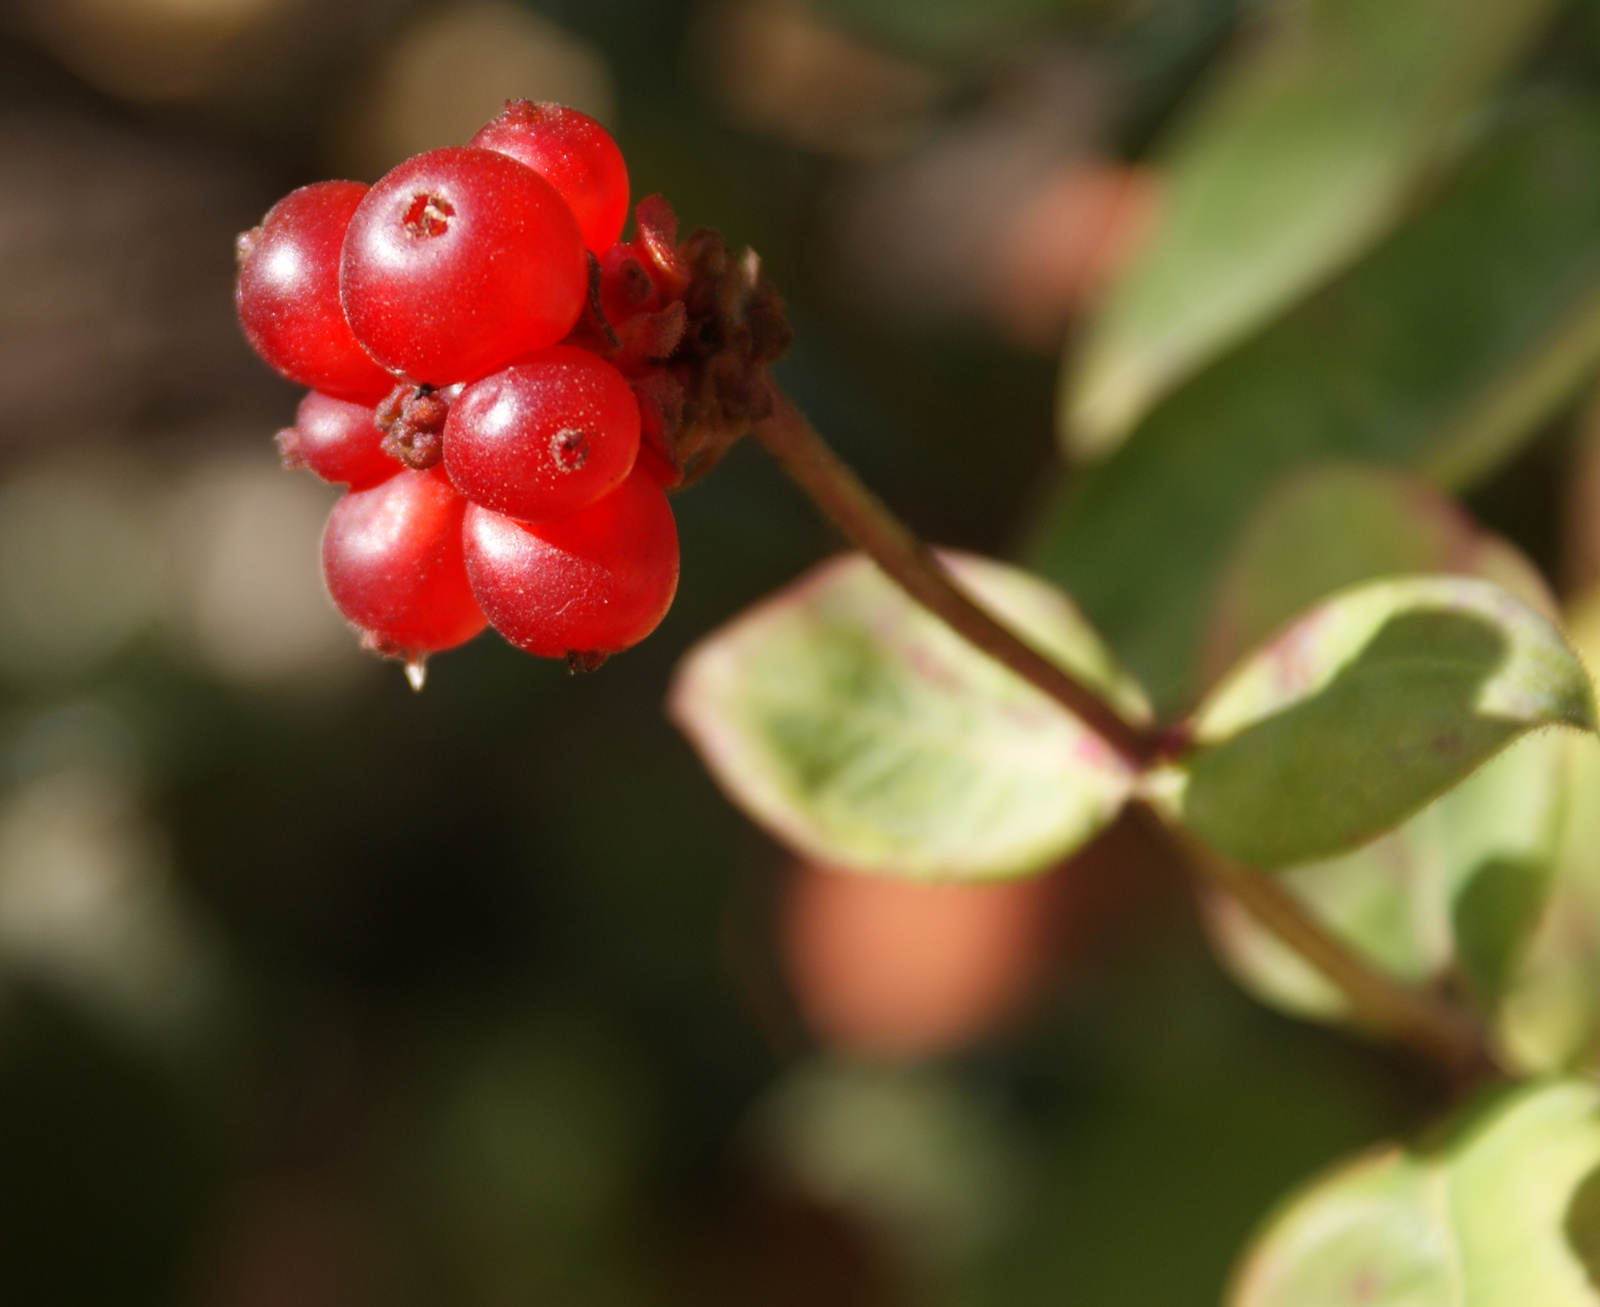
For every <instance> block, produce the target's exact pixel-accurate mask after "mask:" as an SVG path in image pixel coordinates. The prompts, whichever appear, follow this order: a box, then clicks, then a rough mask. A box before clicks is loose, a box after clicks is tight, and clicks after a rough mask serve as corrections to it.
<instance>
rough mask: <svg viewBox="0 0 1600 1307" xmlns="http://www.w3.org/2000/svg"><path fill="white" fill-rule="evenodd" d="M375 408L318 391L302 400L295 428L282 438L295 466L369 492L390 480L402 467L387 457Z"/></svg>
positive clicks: (289, 462)
mask: <svg viewBox="0 0 1600 1307" xmlns="http://www.w3.org/2000/svg"><path fill="white" fill-rule="evenodd" d="M382 440H383V432H381V431H380V430H378V424H377V423H376V422H375V421H373V416H372V409H371V407H370V406H369V405H365V404H351V403H349V402H347V401H346V400H342V399H334V398H333V397H332V396H330V395H324V394H322V393H321V392H320V391H316V390H313V391H312V392H311V393H310V394H309V395H307V396H306V397H305V398H304V399H302V400H301V401H300V408H299V411H298V412H297V413H296V414H295V422H294V425H293V426H292V427H289V428H287V429H286V430H283V431H280V432H279V433H278V448H279V449H280V450H281V451H282V453H283V461H284V463H285V464H286V465H287V466H289V467H306V468H309V469H310V470H311V471H313V472H315V473H316V474H317V475H318V476H319V477H321V478H322V479H323V480H324V481H332V482H335V483H337V484H341V485H347V486H349V487H350V488H351V489H352V490H365V489H367V488H368V487H369V486H375V485H377V484H378V483H379V482H380V481H387V480H388V479H389V478H390V477H392V476H393V475H394V474H395V473H396V472H398V471H399V470H400V464H398V463H396V462H395V461H394V459H392V458H390V457H389V455H387V454H386V453H384V452H383V450H382V448H381V447H380V446H381V442H382Z"/></svg>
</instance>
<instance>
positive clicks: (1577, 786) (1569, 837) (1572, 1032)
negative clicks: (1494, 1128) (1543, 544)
mask: <svg viewBox="0 0 1600 1307" xmlns="http://www.w3.org/2000/svg"><path fill="white" fill-rule="evenodd" d="M1570 629H1571V632H1572V639H1573V640H1574V642H1575V643H1577V644H1578V645H1580V646H1581V647H1583V648H1585V649H1587V650H1588V651H1589V652H1590V653H1591V654H1594V653H1600V592H1596V593H1594V594H1592V595H1591V596H1589V599H1588V602H1586V603H1580V604H1579V605H1578V606H1577V607H1576V608H1575V610H1574V611H1573V613H1572V616H1571V626H1570ZM1594 666H1595V664H1594V663H1593V662H1591V664H1590V667H1591V671H1593V669H1594ZM1563 790H1564V798H1565V804H1566V826H1565V831H1564V834H1563V837H1562V841H1561V848H1560V852H1559V855H1558V857H1557V860H1556V868H1555V876H1554V883H1553V885H1552V886H1551V891H1550V895H1549V901H1548V904H1547V906H1546V908H1545V912H1544V915H1543V918H1542V920H1541V921H1540V923H1539V927H1538V930H1537V931H1536V933H1535V935H1534V937H1533V940H1532V942H1531V943H1530V945H1529V948H1528V950H1527V953H1526V956H1525V957H1524V958H1523V959H1522V961H1521V964H1520V965H1519V966H1518V968H1517V970H1516V974H1515V976H1514V978H1513V980H1512V982H1511V985H1510V987H1509V992H1508V993H1507V995H1506V997H1505V1000H1504V1001H1503V1003H1502V1004H1501V1007H1500V1012H1499V1030H1498V1034H1499V1042H1500V1044H1501V1046H1502V1048H1503V1049H1504V1050H1505V1052H1506V1054H1507V1055H1508V1056H1509V1057H1510V1059H1511V1060H1512V1061H1513V1062H1514V1063H1515V1064H1516V1065H1517V1066H1518V1067H1519V1068H1521V1069H1523V1070H1525V1071H1529V1072H1539V1071H1553V1070H1558V1069H1562V1068H1566V1067H1570V1066H1573V1065H1577V1064H1579V1063H1587V1064H1590V1065H1593V1064H1594V1063H1595V1061H1596V1059H1597V1057H1600V741H1597V740H1595V739H1592V738H1590V737H1587V736H1578V737H1573V738H1571V739H1570V740H1569V741H1568V765H1567V770H1566V782H1565V785H1564V787H1563Z"/></svg>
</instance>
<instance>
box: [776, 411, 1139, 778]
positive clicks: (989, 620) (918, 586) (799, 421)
mask: <svg viewBox="0 0 1600 1307" xmlns="http://www.w3.org/2000/svg"><path fill="white" fill-rule="evenodd" d="M771 389H772V402H773V409H772V414H771V416H770V417H768V418H766V419H765V420H763V421H762V422H760V423H758V424H757V426H756V428H755V434H756V438H757V439H758V440H760V441H761V443H762V444H763V445H765V446H766V447H767V450H768V451H769V452H770V453H771V454H772V456H773V457H774V458H776V459H777V460H778V462H779V463H781V464H782V465H783V469H784V471H786V472H787V473H788V474H789V475H790V476H791V477H793V478H794V479H795V481H797V482H798V483H799V484H800V488H801V489H802V490H804V491H805V492H806V494H807V495H809V496H810V497H811V499H812V500H813V502H815V503H816V505H817V506H818V507H819V508H821V509H822V511H823V512H824V513H826V514H827V515H828V517H829V518H831V519H832V520H833V523H834V525H835V526H837V527H838V528H839V529H840V530H841V531H842V532H844V534H845V537H846V538H847V539H848V540H849V541H850V542H851V543H852V544H853V545H855V546H856V547H857V548H858V549H860V550H861V551H862V552H863V553H865V554H866V555H867V556H868V557H869V558H871V559H872V560H873V562H875V563H877V565H878V566H879V567H880V568H882V569H883V571H884V572H885V573H886V574H887V575H888V576H889V578H890V579H891V580H893V581H894V582H895V583H896V584H897V585H899V586H900V588H901V589H903V590H904V591H905V592H906V593H907V594H908V595H910V596H911V597H912V598H913V599H915V600H916V601H917V602H918V603H919V604H921V605H922V606H923V607H924V608H926V609H927V610H928V611H929V612H931V613H933V614H934V616H936V617H938V618H940V619H942V620H943V621H944V622H945V624H946V625H948V626H949V627H950V628H951V629H952V630H953V631H955V632H956V633H957V634H958V635H960V636H962V637H963V638H965V639H966V640H968V641H970V642H971V643H972V644H974V645H976V646H977V647H978V648H979V649H981V650H983V652H984V653H986V654H988V655H989V656H990V657H991V658H993V659H994V660H995V661H996V662H999V663H1003V664H1004V665H1005V666H1006V667H1009V668H1010V669H1011V670H1012V671H1013V672H1015V673H1016V674H1017V675H1018V676H1020V677H1022V679H1023V680H1025V681H1028V682H1029V683H1030V684H1032V685H1034V686H1036V687H1037V688H1038V689H1040V690H1042V691H1044V693H1045V694H1047V695H1049V696H1050V697H1051V698H1052V699H1054V700H1055V701H1056V702H1057V703H1059V704H1061V705H1062V707H1064V708H1066V709H1067V710H1068V711H1069V712H1071V713H1072V714H1073V715H1074V716H1075V717H1077V718H1078V719H1079V720H1080V721H1082V722H1083V723H1084V724H1085V725H1087V726H1089V727H1090V728H1091V729H1093V730H1094V731H1096V732H1097V733H1098V734H1099V735H1100V736H1101V737H1103V738H1104V739H1105V740H1106V741H1107V742H1108V743H1110V744H1111V746H1112V747H1113V748H1115V749H1116V750H1117V752H1118V753H1120V754H1122V756H1123V757H1124V758H1126V759H1127V760H1128V761H1129V762H1130V763H1131V764H1132V765H1134V766H1135V767H1142V766H1143V765H1144V763H1145V762H1146V761H1147V760H1148V759H1149V757H1150V756H1151V754H1152V752H1153V751H1154V747H1155V738H1154V737H1153V736H1151V735H1148V734H1146V733H1145V732H1143V731H1141V730H1139V729H1138V728H1137V727H1134V726H1131V725H1129V724H1128V723H1127V722H1126V721H1124V720H1123V719H1122V718H1121V717H1120V716H1119V715H1118V714H1117V713H1116V712H1115V711H1114V710H1113V709H1112V708H1111V707H1109V706H1108V705H1107V704H1106V702H1105V701H1104V700H1103V699H1101V698H1100V696H1099V695H1097V694H1096V693H1095V692H1094V691H1093V690H1091V689H1089V688H1088V687H1087V686H1085V685H1084V684H1082V683H1081V682H1080V681H1079V680H1078V679H1077V678H1076V677H1074V676H1073V675H1072V674H1071V673H1070V672H1068V671H1066V670H1064V669H1063V668H1062V667H1060V666H1059V665H1058V664H1056V663H1054V662H1052V661H1051V660H1050V659H1048V658H1046V657H1045V656H1044V655H1043V654H1041V653H1040V652H1039V651H1038V650H1037V649H1035V648H1034V647H1033V646H1032V645H1030V644H1028V643H1027V642H1026V641H1024V640H1023V639H1022V638H1021V637H1020V636H1018V635H1017V634H1016V633H1015V632H1014V631H1012V630H1011V629H1010V628H1009V627H1006V626H1004V625H1002V624H1001V623H1000V622H998V621H996V620H995V618H994V617H993V616H992V615H991V614H990V613H989V612H988V611H987V610H986V609H984V608H982V607H980V606H979V605H978V603H977V602H976V601H975V600H974V599H973V598H972V596H971V595H969V594H968V593H967V592H966V591H965V590H964V589H962V587H961V586H960V585H959V584H957V583H956V581H955V580H954V578H952V577H951V575H950V573H949V572H947V571H946V570H945V569H944V567H943V566H942V565H941V564H940V562H939V559H938V557H937V556H936V555H935V554H934V552H933V551H932V550H931V549H929V548H928V546H927V545H925V544H923V543H922V541H921V540H920V539H919V538H918V537H917V536H916V535H915V534H914V533H913V532H912V530H911V529H910V528H909V527H908V526H906V525H905V523H903V522H902V521H900V519H899V518H897V517H896V516H895V515H894V514H893V513H892V512H890V511H889V509H888V508H887V507H886V506H885V505H884V503H883V501H882V500H880V499H879V498H878V497H877V496H876V495H875V494H873V493H872V491H870V490H868V489H867V487H866V486H865V485H863V484H862V481H861V478H860V477H858V476H857V475H856V474H855V472H854V471H852V470H851V468H850V467H849V466H848V465H847V464H846V463H845V462H844V461H843V460H842V459H840V457H839V456H838V455H837V454H835V453H834V452H833V450H832V449H831V448H829V446H828V443H827V441H825V440H823V438H822V437H821V436H820V435H818V434H817V432H816V429H815V428H813V427H812V425H811V424H810V423H809V422H808V421H806V419H805V417H804V416H803V415H802V414H801V413H800V411H799V410H798V409H797V408H795V406H794V405H793V404H792V403H791V402H790V401H789V399H788V397H787V396H786V395H784V394H783V392H782V391H780V390H779V389H778V388H777V386H772V388H771Z"/></svg>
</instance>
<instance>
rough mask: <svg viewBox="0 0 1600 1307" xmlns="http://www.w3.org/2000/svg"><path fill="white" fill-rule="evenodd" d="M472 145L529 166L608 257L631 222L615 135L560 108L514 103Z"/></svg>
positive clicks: (625, 170)
mask: <svg viewBox="0 0 1600 1307" xmlns="http://www.w3.org/2000/svg"><path fill="white" fill-rule="evenodd" d="M471 144H473V145H475V146H478V147H479V148H480V149H484V150H497V151H499V152H500V153H501V154H508V155H510V156H511V157H512V158H513V159H516V160H518V161H519V162H521V163H525V164H527V166H528V167H530V168H532V169H533V170H534V172H536V173H538V174H539V175H540V176H541V177H543V178H544V179H545V180H546V181H547V182H549V183H550V184H551V185H552V186H554V187H555V188H556V190H558V191H560V192H561V198H562V199H564V200H565V201H566V202H567V206H568V207H569V208H570V209H571V210H572V213H573V216H574V217H576V218H577V220H578V229H579V230H580V231H581V232H582V233H583V243H584V244H585V245H587V246H588V247H589V248H590V249H591V250H593V251H594V252H595V253H596V254H600V253H603V252H604V251H605V250H606V249H607V247H609V246H610V245H611V243H612V242H613V241H615V240H616V239H617V237H618V236H620V235H621V234H622V224H623V223H624V222H626V221H627V218H628V166H627V164H626V163H624V162H623V159H622V151H621V150H619V149H618V148H617V143H616V142H615V141H614V140H612V139H611V133H610V132H608V131H606V129H605V128H604V127H602V126H601V125H600V124H599V123H597V122H595V120H594V119H593V118H591V117H589V116H588V115H587V114H582V113H579V112H578V111H577V110H576V109H568V108H567V107H566V106H565V105H560V104H538V103H535V102H534V101H532V100H511V101H508V102H507V103H506V107H505V109H504V110H503V111H502V112H501V114H500V116H499V117H498V118H496V119H495V120H494V121H493V122H491V123H490V124H489V125H488V126H487V127H485V128H484V129H483V130H482V131H480V132H479V133H478V134H477V135H476V136H474V137H473V138H472V141H471Z"/></svg>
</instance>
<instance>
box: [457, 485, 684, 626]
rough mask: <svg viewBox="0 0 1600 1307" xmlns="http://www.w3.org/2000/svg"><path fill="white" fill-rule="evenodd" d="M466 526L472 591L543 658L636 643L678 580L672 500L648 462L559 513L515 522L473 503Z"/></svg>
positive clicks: (494, 619) (492, 617)
mask: <svg viewBox="0 0 1600 1307" xmlns="http://www.w3.org/2000/svg"><path fill="white" fill-rule="evenodd" d="M462 533H463V537H464V539H465V541H466V553H467V575H468V576H469V577H471V578H472V593H473V594H475V595H476V596H477V597H478V602H479V603H480V604H482V605H483V611H484V612H485V613H486V614H488V617H489V621H490V623H491V625H493V627H494V629H495V630H497V631H499V632H500V634H501V635H503V636H505V638H506V639H507V640H509V641H511V643H512V644H514V645H516V646H517V647H518V648H519V649H525V650H526V651H527V652H528V653H531V654H538V655H539V656H540V657H542V658H563V657H567V656H569V655H573V654H601V655H604V654H612V653H617V652H618V651H619V650H622V649H626V648H628V647H629V646H630V645H634V644H638V642H639V641H640V640H642V639H644V638H645V636H647V635H649V634H650V632H651V631H653V630H655V628H656V626H657V624H658V623H659V622H660V621H661V619H662V618H663V617H665V616H666V613H667V609H668V608H670V607H671V606H672V596H673V594H674V592H675V591H676V590H677V588H678V532H677V528H676V526H675V525H674V524H673V521H672V510H671V508H669V507H668V506H667V497H666V496H665V495H664V494H663V493H662V491H661V487H660V486H658V485H657V484H656V483H655V482H654V481H652V480H651V479H650V478H649V477H648V476H647V475H645V474H644V473H643V472H634V473H633V474H632V475H631V476H629V477H628V479H627V480H626V481H624V482H623V483H622V484H621V485H620V486H618V487H617V488H616V489H615V490H613V491H612V492H611V493H610V494H609V495H607V496H606V497H605V498H604V499H602V500H601V501H600V502H599V503H597V504H593V505H591V506H590V507H588V508H586V509H584V510H583V511H582V512H579V513H574V514H573V515H572V516H571V517H563V518H558V519H556V520H555V521H553V522H535V523H523V522H514V521H512V519H511V518H509V517H503V516H501V515H500V514H499V513H496V512H492V511H491V510H489V509H487V508H479V507H478V506H477V505H476V504H474V505H473V506H472V507H470V508H468V509H467V516H466V521H465V523H464V524H463V528H462Z"/></svg>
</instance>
